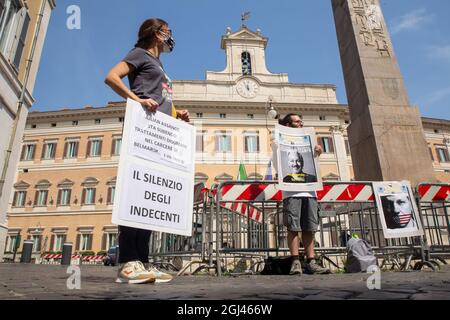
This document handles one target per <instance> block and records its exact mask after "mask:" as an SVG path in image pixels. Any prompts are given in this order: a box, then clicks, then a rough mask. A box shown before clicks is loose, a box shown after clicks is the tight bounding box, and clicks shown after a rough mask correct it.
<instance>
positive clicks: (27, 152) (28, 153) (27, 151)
mask: <svg viewBox="0 0 450 320" xmlns="http://www.w3.org/2000/svg"><path fill="white" fill-rule="evenodd" d="M35 151H36V145H35V144H26V145H24V146H23V149H22V160H23V161H30V160H33V159H34V153H35Z"/></svg>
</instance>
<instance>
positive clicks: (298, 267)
mask: <svg viewBox="0 0 450 320" xmlns="http://www.w3.org/2000/svg"><path fill="white" fill-rule="evenodd" d="M289 274H290V275H294V274H299V275H301V274H302V264H301V262H300V260H298V259H295V260H293V261H292V264H291V270H290V271H289Z"/></svg>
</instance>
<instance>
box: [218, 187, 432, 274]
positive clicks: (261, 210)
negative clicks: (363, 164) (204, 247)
mask: <svg viewBox="0 0 450 320" xmlns="http://www.w3.org/2000/svg"><path fill="white" fill-rule="evenodd" d="M317 196H318V200H319V203H320V211H319V218H320V227H319V230H318V232H317V233H316V248H315V251H316V254H317V255H318V256H319V257H320V259H321V261H322V263H323V264H324V263H328V265H330V266H333V267H335V268H343V267H344V264H345V258H346V252H347V250H346V243H347V240H348V239H349V238H350V237H351V236H354V235H357V236H358V237H359V238H362V239H365V240H367V241H368V242H369V243H370V244H371V246H372V247H373V249H374V251H375V253H376V255H377V257H378V258H379V259H380V264H381V267H382V268H390V269H400V270H407V269H409V268H411V267H412V266H411V263H412V261H413V260H415V261H417V260H419V261H420V263H421V264H420V266H421V267H423V266H424V265H426V264H424V262H425V257H424V247H425V244H424V239H423V237H408V238H400V239H385V238H384V236H383V230H382V227H381V222H380V219H379V216H378V211H377V205H376V203H375V201H374V196H373V187H372V183H370V182H333V183H330V182H326V183H324V189H323V190H322V191H320V192H318V193H317ZM215 197H216V204H217V205H216V207H215V208H216V215H215V220H216V221H217V228H216V229H215V232H216V239H217V241H216V248H217V249H216V262H217V274H218V275H221V272H222V264H225V268H224V269H228V268H227V267H228V264H229V263H228V261H229V260H230V258H231V259H233V261H232V262H231V263H232V264H233V265H236V259H237V260H238V261H239V262H242V261H244V263H245V261H246V260H250V259H251V260H254V259H255V258H258V257H259V258H260V259H263V258H266V257H267V256H269V255H285V254H287V253H288V251H289V250H288V246H287V230H286V228H285V227H284V225H283V222H282V221H283V219H282V192H281V191H280V190H278V189H277V184H276V182H272V181H271V182H266V181H260V182H254V181H253V182H249V181H238V182H236V181H231V182H224V183H222V184H220V185H219V186H218V187H217V190H216V191H215ZM301 251H302V249H301ZM300 254H302V252H300ZM239 262H238V263H239ZM414 267H416V266H414Z"/></svg>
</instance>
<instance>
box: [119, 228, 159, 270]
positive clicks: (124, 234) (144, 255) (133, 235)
mask: <svg viewBox="0 0 450 320" xmlns="http://www.w3.org/2000/svg"><path fill="white" fill-rule="evenodd" d="M151 233H152V232H151V231H150V230H143V229H137V228H132V227H125V226H119V263H127V262H130V261H141V262H142V263H148V256H149V253H150V252H149V251H150V248H149V242H150V235H151Z"/></svg>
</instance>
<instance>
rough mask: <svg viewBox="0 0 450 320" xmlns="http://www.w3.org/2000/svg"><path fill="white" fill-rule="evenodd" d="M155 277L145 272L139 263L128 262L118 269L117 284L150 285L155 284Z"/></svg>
mask: <svg viewBox="0 0 450 320" xmlns="http://www.w3.org/2000/svg"><path fill="white" fill-rule="evenodd" d="M155 280H156V277H155V276H154V275H153V274H152V273H151V272H149V271H147V270H146V269H145V267H144V265H143V264H142V262H140V261H130V262H127V263H125V264H124V265H123V266H121V267H120V269H119V272H118V276H117V279H116V282H117V283H129V284H140V283H152V282H155Z"/></svg>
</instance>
